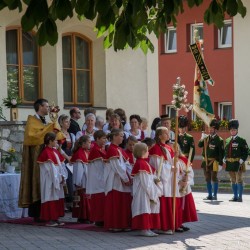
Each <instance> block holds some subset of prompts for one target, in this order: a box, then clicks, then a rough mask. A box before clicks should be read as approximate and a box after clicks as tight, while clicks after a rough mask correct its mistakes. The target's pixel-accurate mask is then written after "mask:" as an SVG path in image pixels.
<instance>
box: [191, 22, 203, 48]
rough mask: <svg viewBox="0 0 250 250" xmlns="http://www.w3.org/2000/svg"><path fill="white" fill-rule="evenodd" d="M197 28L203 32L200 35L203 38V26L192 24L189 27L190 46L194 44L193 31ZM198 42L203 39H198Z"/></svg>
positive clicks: (201, 24)
mask: <svg viewBox="0 0 250 250" xmlns="http://www.w3.org/2000/svg"><path fill="white" fill-rule="evenodd" d="M197 27H199V28H202V30H203V32H202V35H203V36H204V26H203V23H194V24H191V25H190V44H193V43H194V29H195V28H197ZM199 35H200V34H199ZM199 40H203V37H200V38H199Z"/></svg>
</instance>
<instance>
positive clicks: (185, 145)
mask: <svg viewBox="0 0 250 250" xmlns="http://www.w3.org/2000/svg"><path fill="white" fill-rule="evenodd" d="M178 124H179V134H178V144H179V145H180V148H181V152H182V153H183V154H184V155H185V156H186V157H187V158H188V157H189V152H190V149H191V148H193V151H192V156H191V163H192V162H193V160H194V156H195V145H194V138H193V136H192V135H190V134H188V133H187V132H186V131H187V126H188V118H187V117H186V116H185V115H181V116H180V117H179V123H178Z"/></svg>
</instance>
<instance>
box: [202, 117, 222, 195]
mask: <svg viewBox="0 0 250 250" xmlns="http://www.w3.org/2000/svg"><path fill="white" fill-rule="evenodd" d="M218 129H219V122H218V121H217V120H216V119H213V120H212V121H211V123H210V127H209V135H205V134H204V133H203V134H202V137H201V139H200V141H199V143H198V147H200V148H203V152H202V155H203V161H202V163H201V167H202V168H203V171H204V176H205V179H206V183H207V192H208V196H207V197H206V198H205V199H204V200H217V192H218V178H217V173H218V171H219V169H221V168H222V165H223V157H224V141H223V139H222V138H221V137H220V136H218V135H217V131H218ZM212 182H213V186H212ZM212 191H213V192H212Z"/></svg>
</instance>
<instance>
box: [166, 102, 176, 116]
mask: <svg viewBox="0 0 250 250" xmlns="http://www.w3.org/2000/svg"><path fill="white" fill-rule="evenodd" d="M165 112H166V115H168V117H170V118H174V117H175V114H176V110H175V109H174V106H173V105H165ZM172 112H174V113H173V115H172V116H171V114H172Z"/></svg>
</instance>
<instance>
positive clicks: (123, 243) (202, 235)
mask: <svg viewBox="0 0 250 250" xmlns="http://www.w3.org/2000/svg"><path fill="white" fill-rule="evenodd" d="M193 194H194V198H195V202H196V206H197V210H198V215H199V222H195V223H189V225H188V226H189V227H190V228H191V230H190V231H188V232H185V233H176V234H175V235H172V236H168V235H160V236H158V237H155V238H146V237H141V236H135V235H134V232H129V233H108V232H90V231H80V230H71V229H62V228H47V227H41V226H28V225H14V224H6V223H0V249H1V250H2V249H29V250H31V249H32V250H33V249H44V250H45V249H46V250H50V249H61V250H63V249H91V250H92V249H107V250H117V249H140V250H143V249H155V250H156V249H157V250H158V249H188V250H194V249H213V250H221V249H227V250H229V249H233V250H238V249H246V250H248V249H250V195H245V196H244V202H243V203H232V202H230V203H229V202H228V200H229V199H230V198H231V195H230V194H220V195H219V197H218V198H219V200H218V201H212V202H204V201H203V200H202V199H203V198H204V197H205V193H198V192H194V193H193Z"/></svg>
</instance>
